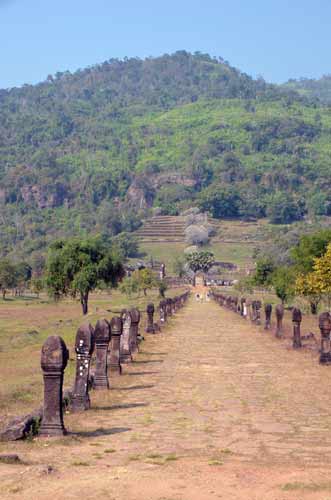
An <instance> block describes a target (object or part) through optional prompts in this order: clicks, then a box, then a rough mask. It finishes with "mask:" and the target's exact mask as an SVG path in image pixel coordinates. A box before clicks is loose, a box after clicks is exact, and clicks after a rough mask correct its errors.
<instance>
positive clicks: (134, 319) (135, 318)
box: [130, 308, 140, 353]
mask: <svg viewBox="0 0 331 500" xmlns="http://www.w3.org/2000/svg"><path fill="white" fill-rule="evenodd" d="M130 314H131V330H130V351H131V353H134V352H137V351H138V329H139V321H140V312H139V310H138V309H135V308H133V309H131V310H130Z"/></svg>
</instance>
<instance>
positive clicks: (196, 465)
mask: <svg viewBox="0 0 331 500" xmlns="http://www.w3.org/2000/svg"><path fill="white" fill-rule="evenodd" d="M145 337H146V340H145V342H144V343H143V345H142V347H141V352H140V353H139V354H138V355H137V356H136V358H135V362H134V363H132V364H130V365H127V366H125V367H124V370H123V375H122V376H118V377H114V378H112V379H111V390H109V391H101V392H92V393H91V399H92V409H91V410H90V411H88V412H85V413H82V414H78V415H69V414H68V415H66V416H65V423H66V427H67V429H68V430H69V431H70V432H69V435H68V436H66V437H64V438H61V439H53V440H47V439H35V440H33V441H27V442H17V443H10V444H0V452H1V453H17V454H18V455H19V456H20V457H21V459H22V460H23V461H24V463H23V464H21V465H5V464H2V465H0V479H1V480H0V498H1V499H7V498H19V499H22V500H25V499H29V500H30V499H38V500H39V499H47V500H48V499H49V498H52V499H54V500H57V499H76V498H81V497H82V496H83V497H84V499H92V498H93V499H98V498H100V499H103V498H105V499H110V500H124V499H125V500H142V499H145V500H205V499H206V500H207V499H208V500H209V499H218V498H221V499H225V500H232V499H238V500H239V499H240V500H244V499H245V500H266V499H268V500H269V499H270V500H287V499H297V500H301V499H321V500H331V478H330V472H329V470H330V465H331V433H330V430H331V411H330V383H329V382H330V370H331V368H330V367H322V366H320V365H319V364H318V358H317V353H316V352H315V351H314V352H312V351H308V350H302V351H300V352H297V351H296V352H294V351H293V350H292V349H290V347H289V343H288V342H287V341H286V340H285V341H279V340H277V339H275V338H274V337H273V336H272V334H271V333H270V332H268V333H266V332H265V331H264V330H263V329H262V328H258V327H256V326H252V325H250V324H249V323H248V322H247V321H245V320H244V319H242V318H240V317H239V316H237V315H235V314H234V313H232V312H230V311H227V310H224V309H222V308H220V307H219V306H217V305H216V304H215V303H213V302H209V303H202V304H200V303H197V302H196V301H195V300H194V298H192V299H191V300H190V302H189V303H188V305H186V306H185V308H184V309H182V310H181V311H180V312H179V313H177V315H176V317H175V318H173V319H171V322H170V324H169V325H167V326H166V328H164V329H163V331H162V333H161V334H157V335H155V336H151V335H148V336H147V335H145Z"/></svg>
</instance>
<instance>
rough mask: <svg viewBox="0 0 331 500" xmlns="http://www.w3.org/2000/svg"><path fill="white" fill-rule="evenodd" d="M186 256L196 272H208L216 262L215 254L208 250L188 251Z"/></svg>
mask: <svg viewBox="0 0 331 500" xmlns="http://www.w3.org/2000/svg"><path fill="white" fill-rule="evenodd" d="M185 258H186V262H187V264H188V266H189V268H190V269H191V270H192V271H193V272H194V273H196V272H198V271H202V272H204V273H207V272H208V271H209V269H210V268H211V267H212V266H213V264H214V262H215V257H214V254H213V253H212V252H208V251H206V250H205V251H200V252H192V253H188V254H187V255H186V256H185Z"/></svg>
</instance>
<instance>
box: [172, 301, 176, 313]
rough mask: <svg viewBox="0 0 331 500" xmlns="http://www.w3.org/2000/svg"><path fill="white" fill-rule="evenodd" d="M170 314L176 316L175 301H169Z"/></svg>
mask: <svg viewBox="0 0 331 500" xmlns="http://www.w3.org/2000/svg"><path fill="white" fill-rule="evenodd" d="M171 314H176V299H171Z"/></svg>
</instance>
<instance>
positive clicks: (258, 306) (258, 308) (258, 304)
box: [255, 300, 262, 325]
mask: <svg viewBox="0 0 331 500" xmlns="http://www.w3.org/2000/svg"><path fill="white" fill-rule="evenodd" d="M261 307H262V303H261V301H260V300H256V301H255V323H256V324H257V325H260V324H261Z"/></svg>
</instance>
